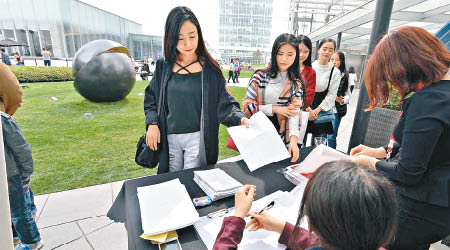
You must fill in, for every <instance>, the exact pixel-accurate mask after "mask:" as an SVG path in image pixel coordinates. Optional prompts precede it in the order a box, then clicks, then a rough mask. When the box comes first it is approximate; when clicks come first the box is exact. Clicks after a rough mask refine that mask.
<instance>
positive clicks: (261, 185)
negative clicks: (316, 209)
mask: <svg viewBox="0 0 450 250" xmlns="http://www.w3.org/2000/svg"><path fill="white" fill-rule="evenodd" d="M311 150H312V148H302V149H301V153H300V160H299V162H300V161H303V160H304V159H305V157H306V156H307V155H308V154H309V153H310V152H311ZM292 164H293V163H291V162H290V160H289V159H286V160H284V161H280V162H277V163H272V164H269V165H267V166H265V167H262V168H260V169H257V170H255V171H253V172H250V171H249V170H248V168H247V166H246V164H245V162H244V161H238V162H230V163H220V164H216V165H211V166H208V167H206V168H202V170H206V169H212V168H220V169H222V170H224V171H225V172H226V173H228V174H229V175H230V176H232V177H233V178H235V179H236V180H237V181H239V182H241V183H242V184H254V185H256V193H255V199H259V198H262V197H264V196H266V195H268V194H271V193H273V192H275V191H277V190H282V191H290V190H292V188H294V185H293V184H291V183H290V182H289V181H288V180H287V179H286V178H285V177H284V175H283V174H282V173H279V172H277V171H276V170H278V169H280V168H283V167H287V166H289V165H292ZM196 170H199V169H188V170H183V171H178V172H173V173H166V174H160V175H152V176H147V177H142V178H139V179H133V180H129V181H125V182H124V183H123V186H122V189H121V190H120V192H119V194H118V196H117V198H116V200H115V201H114V203H113V205H112V207H111V208H110V210H109V211H108V214H107V216H108V217H109V218H110V219H112V220H114V221H116V222H122V223H125V227H126V229H127V232H128V249H129V250H143V249H158V247H157V246H156V245H152V244H151V243H150V242H149V241H148V240H144V239H142V238H140V237H139V236H140V235H141V234H142V233H143V231H142V223H141V212H140V208H139V201H138V197H137V188H138V187H142V186H148V185H153V184H158V183H162V182H166V181H169V180H172V179H175V178H179V179H180V182H181V183H182V184H184V185H185V186H186V189H187V191H188V193H189V196H190V197H191V198H195V197H200V196H205V193H204V192H203V191H202V190H201V189H200V187H199V186H198V185H197V184H196V183H195V182H194V180H193V179H194V173H193V171H196ZM155 206H157V203H155ZM233 206H234V196H232V197H228V198H225V199H221V200H218V201H215V202H213V203H212V204H211V205H209V206H206V207H200V208H197V211H198V213H199V214H200V216H205V215H207V214H208V213H211V212H214V211H217V210H220V209H223V208H229V207H233ZM177 233H178V235H179V241H180V243H181V245H182V248H183V250H191V249H192V250H201V249H204V250H206V249H207V248H206V246H205V244H203V242H202V240H201V239H200V237H199V236H198V235H197V233H196V231H195V229H194V227H193V226H189V227H187V228H183V229H179V230H177Z"/></svg>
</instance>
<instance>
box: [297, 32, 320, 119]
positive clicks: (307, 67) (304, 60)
mask: <svg viewBox="0 0 450 250" xmlns="http://www.w3.org/2000/svg"><path fill="white" fill-rule="evenodd" d="M297 41H298V52H299V57H298V59H299V62H298V64H299V65H300V74H301V75H302V77H303V81H304V82H305V89H306V93H305V106H304V107H303V109H304V110H306V111H308V112H309V113H310V118H312V117H311V116H312V109H311V108H310V106H311V103H312V102H313V100H314V94H315V92H316V71H315V70H314V69H313V68H312V67H311V53H312V43H311V40H310V39H309V37H307V36H304V35H299V36H298V37H297Z"/></svg>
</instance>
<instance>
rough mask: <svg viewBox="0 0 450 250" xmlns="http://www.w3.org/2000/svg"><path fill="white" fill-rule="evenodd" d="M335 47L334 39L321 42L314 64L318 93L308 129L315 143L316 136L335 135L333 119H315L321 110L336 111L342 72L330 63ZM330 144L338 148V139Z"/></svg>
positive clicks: (315, 96)
mask: <svg viewBox="0 0 450 250" xmlns="http://www.w3.org/2000/svg"><path fill="white" fill-rule="evenodd" d="M335 49H336V42H335V41H334V40H333V39H331V38H326V39H323V40H322V41H320V43H319V48H318V52H319V58H318V60H317V61H315V62H313V64H312V67H313V69H314V70H315V71H316V93H315V95H314V100H313V102H312V104H311V109H312V110H313V112H312V115H313V117H312V119H313V120H312V121H310V122H309V124H308V130H307V131H308V132H310V133H312V134H313V139H312V143H314V137H319V136H320V137H327V135H328V134H329V135H333V133H334V132H333V125H332V122H331V121H330V122H325V123H316V122H315V120H317V118H319V116H320V115H319V113H320V112H321V111H332V112H333V113H336V108H335V106H334V102H335V100H336V94H337V91H338V88H339V83H340V81H341V73H340V71H339V69H336V68H335V67H334V66H333V64H330V63H329V62H330V58H331V56H332V55H333V54H334V50H335ZM328 145H329V146H330V147H333V148H336V140H334V141H333V140H331V141H328Z"/></svg>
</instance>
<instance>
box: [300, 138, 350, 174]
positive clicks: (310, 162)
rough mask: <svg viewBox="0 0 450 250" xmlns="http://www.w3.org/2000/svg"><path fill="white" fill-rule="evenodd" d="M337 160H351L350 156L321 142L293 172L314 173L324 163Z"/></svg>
mask: <svg viewBox="0 0 450 250" xmlns="http://www.w3.org/2000/svg"><path fill="white" fill-rule="evenodd" d="M337 160H350V156H348V155H346V154H344V153H341V152H339V151H337V150H336V149H333V148H330V147H327V146H325V145H322V144H321V145H319V146H317V147H316V148H314V149H313V150H312V151H311V153H309V155H308V156H307V157H306V158H305V160H304V161H302V162H301V163H300V166H299V167H298V168H296V169H294V170H293V172H297V173H312V172H314V171H316V169H317V168H319V167H320V166H322V164H324V163H326V162H330V161H337Z"/></svg>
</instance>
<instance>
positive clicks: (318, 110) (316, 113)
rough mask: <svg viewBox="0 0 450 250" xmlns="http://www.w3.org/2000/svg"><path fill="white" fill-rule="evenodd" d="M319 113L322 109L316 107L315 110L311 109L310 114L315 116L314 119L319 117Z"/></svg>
mask: <svg viewBox="0 0 450 250" xmlns="http://www.w3.org/2000/svg"><path fill="white" fill-rule="evenodd" d="M320 111H322V108H321V107H317V108H315V109H313V111H312V112H313V113H314V115H315V116H316V117H319V113H320ZM316 119H317V118H316Z"/></svg>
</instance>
